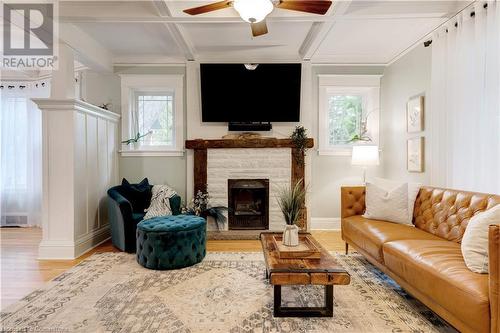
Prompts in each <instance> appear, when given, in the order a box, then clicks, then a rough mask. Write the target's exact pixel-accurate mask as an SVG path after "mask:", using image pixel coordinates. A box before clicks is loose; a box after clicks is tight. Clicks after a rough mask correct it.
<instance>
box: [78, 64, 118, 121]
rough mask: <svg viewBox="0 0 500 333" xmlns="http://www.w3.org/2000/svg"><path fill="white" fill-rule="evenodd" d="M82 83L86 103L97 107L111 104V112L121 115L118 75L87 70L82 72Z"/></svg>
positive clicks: (83, 97)
mask: <svg viewBox="0 0 500 333" xmlns="http://www.w3.org/2000/svg"><path fill="white" fill-rule="evenodd" d="M81 81H82V82H81V97H82V100H83V101H84V102H87V103H90V104H93V105H95V106H101V105H103V104H107V103H111V106H110V107H109V110H110V111H113V112H114V113H118V114H120V113H121V108H120V103H121V100H120V77H119V76H118V75H116V74H113V73H100V72H94V71H90V70H85V71H83V72H82V75H81Z"/></svg>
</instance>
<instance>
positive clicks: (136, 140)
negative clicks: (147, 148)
mask: <svg viewBox="0 0 500 333" xmlns="http://www.w3.org/2000/svg"><path fill="white" fill-rule="evenodd" d="M150 134H153V131H149V132H147V133H146V134H141V133H137V134H136V135H135V136H134V137H133V138H130V139H128V140H125V141H122V143H124V144H126V145H133V147H134V149H135V150H137V149H139V148H140V142H139V140H140V139H142V138H144V137H145V136H148V135H150Z"/></svg>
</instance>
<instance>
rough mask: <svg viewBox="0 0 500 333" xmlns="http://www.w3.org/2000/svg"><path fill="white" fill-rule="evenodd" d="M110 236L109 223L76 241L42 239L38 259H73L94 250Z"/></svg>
mask: <svg viewBox="0 0 500 333" xmlns="http://www.w3.org/2000/svg"><path fill="white" fill-rule="evenodd" d="M109 238H110V230H109V225H106V226H104V227H102V228H100V229H96V230H94V231H92V232H90V233H88V234H86V235H85V236H82V237H80V238H78V239H77V240H75V241H65V240H42V241H41V242H40V245H39V246H38V259H41V260H72V259H76V258H78V257H79V256H81V255H83V254H85V253H86V252H88V251H90V250H92V249H93V248H95V247H96V246H98V245H100V244H102V243H104V242H105V241H107V240H108V239H109Z"/></svg>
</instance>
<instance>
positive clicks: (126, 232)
mask: <svg viewBox="0 0 500 333" xmlns="http://www.w3.org/2000/svg"><path fill="white" fill-rule="evenodd" d="M146 183H147V181H146ZM146 186H147V188H146V189H149V190H145V191H143V192H140V194H139V195H137V193H135V194H134V195H130V192H128V191H127V189H126V187H124V186H123V185H119V186H115V187H112V188H110V189H109V190H108V197H109V204H108V211H109V224H110V228H111V241H112V243H113V245H114V246H115V247H117V248H119V249H120V250H122V251H125V252H129V253H132V252H135V247H136V227H137V224H138V223H139V222H141V221H142V220H143V219H144V215H145V212H144V209H145V208H147V207H149V204H150V202H151V188H152V185H149V184H147V185H146ZM170 208H171V209H172V214H173V215H179V214H180V213H181V197H180V196H178V195H175V196H173V197H172V198H170Z"/></svg>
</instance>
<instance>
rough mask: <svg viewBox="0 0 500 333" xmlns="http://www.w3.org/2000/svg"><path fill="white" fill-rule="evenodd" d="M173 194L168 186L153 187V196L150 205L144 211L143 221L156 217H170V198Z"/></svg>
mask: <svg viewBox="0 0 500 333" xmlns="http://www.w3.org/2000/svg"><path fill="white" fill-rule="evenodd" d="M176 194H177V192H175V191H174V190H173V189H172V188H170V186H168V185H153V195H152V196H151V205H149V207H148V208H147V209H146V210H145V212H146V215H144V219H145V220H146V219H150V218H153V217H157V216H166V215H172V209H171V208H170V198H172V197H173V196H175V195H176Z"/></svg>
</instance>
